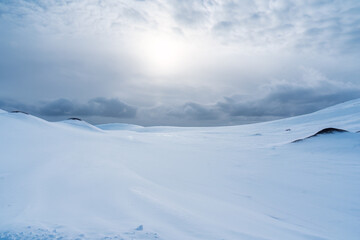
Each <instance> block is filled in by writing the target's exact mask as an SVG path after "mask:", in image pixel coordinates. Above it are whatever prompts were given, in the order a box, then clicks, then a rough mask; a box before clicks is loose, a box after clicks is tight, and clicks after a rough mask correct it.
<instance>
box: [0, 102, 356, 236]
mask: <svg viewBox="0 0 360 240" xmlns="http://www.w3.org/2000/svg"><path fill="white" fill-rule="evenodd" d="M326 127H334V128H340V129H345V130H348V131H349V132H345V133H334V134H326V135H319V136H316V137H313V138H309V139H305V140H304V141H301V142H297V143H291V142H292V141H294V140H296V139H300V138H305V137H308V136H310V135H313V134H314V133H316V132H318V131H319V130H321V129H323V128H326ZM287 129H290V131H289V130H288V131H286V130H287ZM359 130H360V99H358V100H354V101H351V102H347V103H343V104H340V105H337V106H334V107H331V108H328V109H324V110H321V111H319V112H316V113H312V114H308V115H304V116H298V117H293V118H289V119H282V120H277V121H273V122H266V123H258V124H250V125H241V126H232V127H206V128H178V127H140V126H135V125H126V124H111V125H108V124H106V125H99V126H92V125H90V124H88V123H86V122H84V121H76V120H66V121H63V122H47V121H45V120H42V119H40V118H36V117H34V116H31V115H25V114H20V113H16V114H15V113H7V112H2V113H1V114H0V133H1V134H0V159H1V160H0V239H60V238H62V239H126V240H127V239H206V240H210V239H245V240H246V239H252V240H253V239H290V240H291V239H334V240H335V239H349V240H351V239H359V236H360V229H359V226H360V158H359V156H360V133H356V132H357V131H359Z"/></svg>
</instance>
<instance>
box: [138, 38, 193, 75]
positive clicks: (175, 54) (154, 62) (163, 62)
mask: <svg viewBox="0 0 360 240" xmlns="http://www.w3.org/2000/svg"><path fill="white" fill-rule="evenodd" d="M139 45H140V47H139V50H140V52H139V56H140V60H141V62H142V63H143V65H144V66H145V68H146V71H147V72H149V73H151V74H157V75H167V74H173V73H176V72H178V71H180V70H181V69H183V67H184V65H185V63H186V56H187V55H188V53H189V46H188V45H187V44H186V43H185V41H184V40H183V39H181V38H180V37H175V36H169V35H161V34H158V35H147V36H144V38H143V39H141V41H140V44H139Z"/></svg>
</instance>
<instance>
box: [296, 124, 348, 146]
mask: <svg viewBox="0 0 360 240" xmlns="http://www.w3.org/2000/svg"><path fill="white" fill-rule="evenodd" d="M344 132H348V131H346V130H344V129H339V128H324V129H322V130H320V131H318V132H317V133H315V134H313V135H311V136H309V137H306V138H302V139H297V140H295V141H292V142H293V143H295V142H301V141H303V140H305V139H309V138H312V137H317V136H319V135H323V134H333V133H344Z"/></svg>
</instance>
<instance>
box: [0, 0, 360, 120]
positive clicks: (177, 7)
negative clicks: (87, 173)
mask: <svg viewBox="0 0 360 240" xmlns="http://www.w3.org/2000/svg"><path fill="white" fill-rule="evenodd" d="M359 22H360V2H359V1H356V0H344V1H339V0H314V1H286V0H243V1H233V0H222V1H217V0H196V1H180V0H171V1H159V0H152V1H123V0H119V1H96V0H78V1H75V0H68V1H45V0H37V1H27V0H19V1H0V35H1V38H0V52H1V55H0V79H1V81H0V99H2V100H1V102H0V106H3V108H7V109H9V108H17V109H23V110H24V111H29V112H33V113H34V114H38V115H41V116H45V117H47V118H53V117H57V116H59V117H60V116H61V115H64V116H70V115H80V114H81V115H83V116H85V117H86V118H89V119H90V118H91V117H94V116H96V117H98V120H97V121H98V122H101V121H107V119H110V118H113V119H111V120H112V121H117V119H120V118H122V117H128V119H129V121H134V122H135V121H136V122H137V123H140V124H141V123H142V122H146V124H150V125H153V124H159V123H161V124H167V125H169V124H171V123H175V124H176V125H191V124H196V125H201V124H206V123H211V124H219V125H221V124H222V123H223V124H228V123H229V124H230V123H231V124H232V123H235V122H236V121H238V120H239V119H241V121H243V120H244V121H246V120H251V121H255V120H256V119H257V120H261V119H265V118H266V119H268V117H271V116H273V117H275V118H278V117H284V116H292V115H297V114H302V113H307V112H310V111H315V110H317V109H320V108H322V107H326V106H329V105H331V104H335V103H338V102H341V101H345V100H348V99H350V98H356V97H358V96H359V95H358V89H359V87H360V85H359V77H358V76H360V65H359V61H358V59H359V57H360V41H359V39H360V34H359V32H360V30H359ZM162 37H164V38H163V39H161V38H162ZM157 38H160V40H165V42H166V40H167V39H172V40H174V41H178V43H179V44H170V45H171V46H175V47H176V46H180V47H179V48H180V49H177V50H178V51H177V52H181V54H180V55H181V58H183V59H181V61H179V62H181V64H182V65H183V66H180V67H179V68H177V69H181V70H178V71H173V72H172V71H167V70H168V68H166V69H165V70H164V69H163V70H164V71H163V72H161V71H159V72H157V71H154V69H152V67H149V66H152V65H151V64H149V62H151V56H150V57H149V56H146V57H145V56H144V53H145V52H146V49H148V48H151V39H157ZM160 42H162V41H160ZM182 47H184V49H182ZM157 51H161V48H160V50H159V49H157ZM145 59H148V60H145ZM146 61H149V62H146ZM164 66H165V65H164ZM301 66H304V68H306V69H316V71H311V70H299V68H300V69H301ZM160 68H161V67H160ZM164 72H165V73H164ZM169 72H170V73H169ZM306 72H307V73H306ZM319 72H321V74H320V73H319ZM299 76H300V77H299ZM324 76H327V77H324ZM97 96H104V97H105V96H106V98H96V97H97ZM118 96H121V99H122V101H124V102H126V103H127V104H125V103H124V102H122V101H118V100H116V98H117V97H118ZM6 99H7V100H6ZM9 99H16V100H17V102H14V101H13V100H9ZM43 99H58V100H55V101H51V102H41V100H43ZM69 99H71V100H69ZM114 99H115V100H114ZM40 102H41V103H40ZM24 103H33V104H32V105H30V104H24ZM101 117H103V119H101ZM205 122H206V123H205Z"/></svg>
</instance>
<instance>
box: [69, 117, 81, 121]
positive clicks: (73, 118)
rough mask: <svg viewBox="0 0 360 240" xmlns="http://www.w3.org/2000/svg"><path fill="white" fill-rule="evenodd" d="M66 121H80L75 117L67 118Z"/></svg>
mask: <svg viewBox="0 0 360 240" xmlns="http://www.w3.org/2000/svg"><path fill="white" fill-rule="evenodd" d="M68 120H75V121H82V120H81V119H80V118H76V117H71V118H68Z"/></svg>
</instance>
